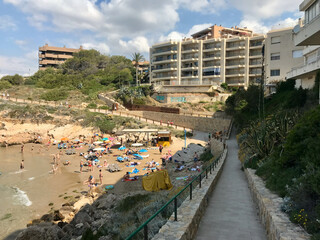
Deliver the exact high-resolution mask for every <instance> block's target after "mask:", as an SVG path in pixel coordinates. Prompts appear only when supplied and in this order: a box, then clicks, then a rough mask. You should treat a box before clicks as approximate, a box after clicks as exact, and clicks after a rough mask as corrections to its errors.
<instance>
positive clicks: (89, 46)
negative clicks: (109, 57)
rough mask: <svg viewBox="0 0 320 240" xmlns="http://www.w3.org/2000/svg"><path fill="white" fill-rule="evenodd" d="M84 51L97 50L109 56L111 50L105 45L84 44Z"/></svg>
mask: <svg viewBox="0 0 320 240" xmlns="http://www.w3.org/2000/svg"><path fill="white" fill-rule="evenodd" d="M81 45H82V46H83V48H84V49H95V50H98V51H99V52H101V53H102V54H109V53H110V48H109V46H108V45H107V44H105V43H89V42H88V43H82V44H81Z"/></svg>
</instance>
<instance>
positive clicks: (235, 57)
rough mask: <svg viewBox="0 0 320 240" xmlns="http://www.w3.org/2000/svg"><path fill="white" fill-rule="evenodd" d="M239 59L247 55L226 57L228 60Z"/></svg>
mask: <svg viewBox="0 0 320 240" xmlns="http://www.w3.org/2000/svg"><path fill="white" fill-rule="evenodd" d="M237 58H245V55H239V54H231V55H227V56H226V59H237Z"/></svg>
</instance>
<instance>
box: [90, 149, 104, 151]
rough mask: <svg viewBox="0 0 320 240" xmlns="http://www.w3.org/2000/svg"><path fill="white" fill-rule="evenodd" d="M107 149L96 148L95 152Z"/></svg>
mask: <svg viewBox="0 0 320 240" xmlns="http://www.w3.org/2000/svg"><path fill="white" fill-rule="evenodd" d="M103 150H105V148H94V149H93V151H103Z"/></svg>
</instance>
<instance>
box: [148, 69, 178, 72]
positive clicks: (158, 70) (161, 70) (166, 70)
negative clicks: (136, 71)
mask: <svg viewBox="0 0 320 240" xmlns="http://www.w3.org/2000/svg"><path fill="white" fill-rule="evenodd" d="M177 70H178V68H159V69H153V70H152V72H154V73H158V72H169V71H177Z"/></svg>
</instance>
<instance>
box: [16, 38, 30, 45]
mask: <svg viewBox="0 0 320 240" xmlns="http://www.w3.org/2000/svg"><path fill="white" fill-rule="evenodd" d="M14 42H15V44H16V45H18V46H19V47H23V46H25V45H27V43H28V42H27V41H26V40H18V39H17V40H15V41H14Z"/></svg>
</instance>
